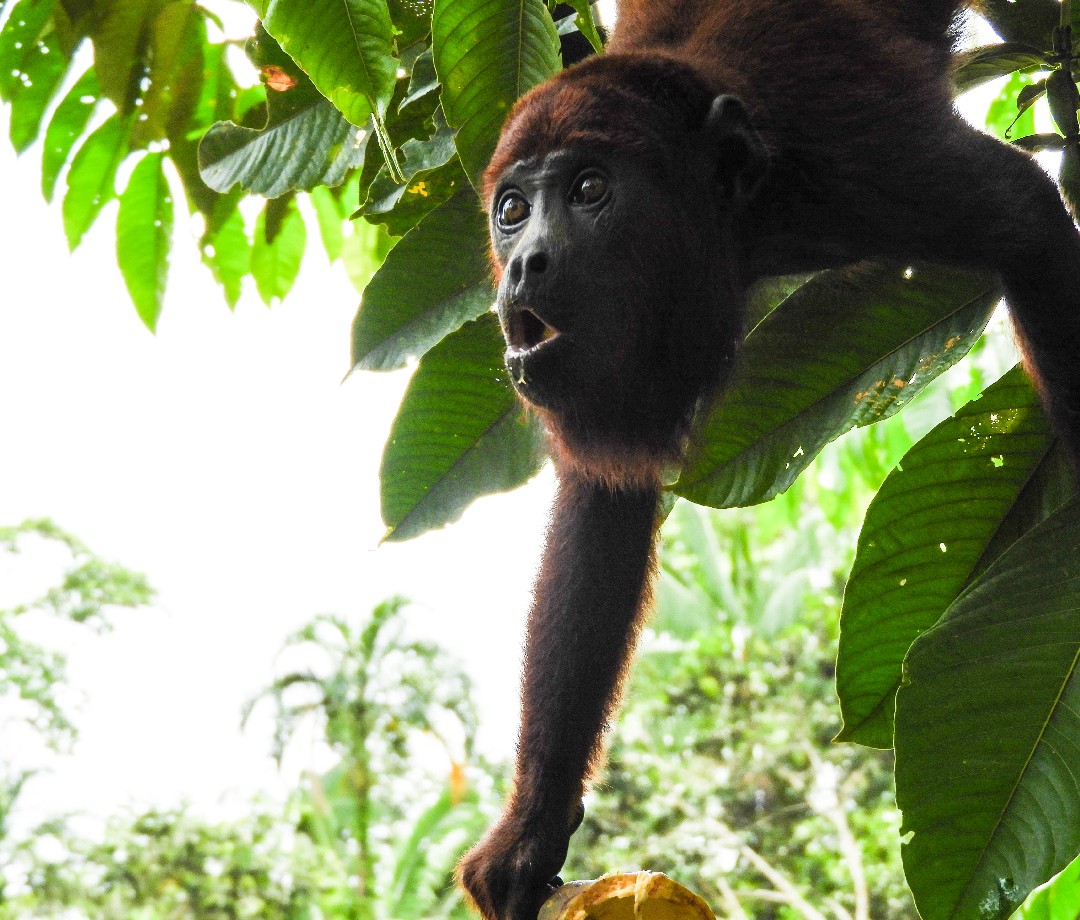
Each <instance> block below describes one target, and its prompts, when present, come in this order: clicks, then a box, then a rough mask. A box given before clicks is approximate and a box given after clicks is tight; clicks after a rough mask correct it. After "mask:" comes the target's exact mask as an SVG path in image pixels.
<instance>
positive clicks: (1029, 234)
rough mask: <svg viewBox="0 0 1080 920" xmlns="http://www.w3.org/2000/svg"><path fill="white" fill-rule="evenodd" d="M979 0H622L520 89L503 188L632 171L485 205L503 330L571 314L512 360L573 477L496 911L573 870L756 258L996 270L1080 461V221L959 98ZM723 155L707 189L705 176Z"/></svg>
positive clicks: (535, 627)
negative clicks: (955, 91)
mask: <svg viewBox="0 0 1080 920" xmlns="http://www.w3.org/2000/svg"><path fill="white" fill-rule="evenodd" d="M962 5H963V4H962V3H960V2H958V0H891V2H889V0H666V2H660V0H620V7H619V17H618V22H617V24H616V28H615V30H614V33H613V35H612V37H611V42H610V44H609V46H608V50H607V52H606V53H605V54H604V55H603V56H601V57H596V58H590V59H589V60H586V61H584V62H583V63H581V64H578V65H577V66H575V67H573V68H570V69H568V70H566V71H564V72H562V73H561V74H559V75H557V76H556V77H554V78H553V79H551V80H550V81H548V82H547V83H545V84H544V85H542V86H540V87H538V88H537V89H535V90H534V91H533V92H531V93H530V94H528V95H527V96H526V97H525V98H524V99H522V100H521V101H520V102H519V103H518V105H517V106H516V107H515V109H514V110H513V112H512V113H511V116H510V118H509V119H508V121H507V123H506V126H505V128H504V131H503V135H502V138H501V140H500V143H499V146H498V149H497V150H496V152H495V155H494V157H493V159H492V161H491V165H490V167H489V169H488V172H487V176H486V181H485V195H486V198H487V200H488V203H489V206H490V207H491V208H492V209H497V207H498V205H499V200H498V196H499V195H504V196H505V195H506V194H507V192H506V186H507V183H508V182H509V183H511V185H513V183H519V182H524V186H522V187H523V188H525V189H526V191H528V189H530V188H532V189H534V190H535V194H536V196H537V198H536V201H537V202H540V203H541V204H543V203H544V202H546V201H548V199H545V198H543V196H544V195H547V194H553V193H549V192H548V191H546V189H547V188H548V187H549V186H550V185H551V181H552V180H551V179H550V176H553V175H554V176H557V175H559V173H558V170H559V169H561V168H564V167H558V163H559V162H560V161H559V160H558V158H559V157H560V156H563V157H566V156H571V157H579V156H580V157H584V158H585V159H586V160H587V157H588V156H595V157H597V158H598V159H600V160H601V161H604V162H610V163H614V164H615V165H614V166H612V167H611V168H612V170H613V172H612V175H613V176H614V177H615V179H616V180H617V181H619V182H629V183H630V188H631V191H633V192H634V194H633V195H627V196H624V198H623V199H621V200H620V199H618V198H614V199H612V200H613V201H615V202H616V204H617V205H618V207H616V206H615V205H611V206H610V207H611V209H612V210H613V211H614V214H613V215H612V216H605V213H604V212H603V211H602V209H599V208H598V211H597V214H596V215H595V216H589V214H588V213H587V209H580V208H579V210H578V211H573V209H572V208H571V206H570V205H569V204H567V203H566V202H567V201H569V200H570V199H567V198H565V197H564V198H563V199H561V201H562V204H560V203H559V202H560V199H558V198H552V199H550V201H552V202H554V204H552V205H551V206H550V207H549V206H548V205H547V204H543V207H539V206H538V209H537V216H536V217H535V218H531V217H530V220H532V223H531V224H530V223H527V222H523V229H522V230H521V231H520V232H518V231H517V230H516V229H514V228H511V231H505V230H503V229H500V226H499V224H498V221H497V220H495V219H494V218H493V223H492V234H493V246H494V251H495V273H496V276H497V278H498V280H499V281H500V289H499V290H500V293H499V309H500V316H502V318H503V322H504V329H505V330H507V334H508V341H509V336H510V335H511V333H510V329H511V328H512V321H513V319H514V317H515V315H517V316H520V315H521V313H522V311H525V312H528V311H530V310H531V311H534V312H536V313H537V315H539V316H540V318H541V319H542V320H543V322H544V323H545V324H546V325H549V326H551V327H553V328H556V329H557V331H559V332H560V333H563V332H564V331H565V335H564V336H563V338H564V345H563V346H560V347H561V351H560V350H559V348H550V347H548V344H547V343H545V344H544V346H543V347H544V348H547V349H548V350H547V352H543V349H541V350H540V351H541V353H542V354H547V355H548V356H549V357H548V358H547V359H546V360H547V362H548V363H547V365H546V366H545V365H543V364H542V363H537V362H536V359H529V360H532V361H533V364H530V365H527V364H526V359H525V358H521V359H520V363H519V365H517V366H518V367H519V375H520V379H518V380H516V381H515V383H516V385H518V388H519V391H520V392H521V394H522V396H523V398H524V399H525V400H526V401H527V402H528V403H530V404H532V405H533V406H534V408H536V409H537V411H538V412H540V414H541V416H542V418H543V419H544V421H545V423H546V424H547V427H548V429H549V431H550V433H551V435H552V443H553V448H554V454H555V462H556V467H557V471H558V473H559V479H560V483H559V492H558V496H557V499H556V503H555V508H554V511H553V517H552V524H551V528H550V530H549V533H548V537H547V545H546V549H545V553H544V559H543V563H542V566H541V571H540V575H539V578H538V579H537V583H536V587H535V592H534V600H533V605H532V609H531V612H530V616H529V632H528V641H527V650H526V662H525V678H524V683H523V721H522V728H521V735H520V739H519V744H518V755H517V763H516V775H515V783H514V791H513V795H512V796H511V798H510V802H509V804H508V806H507V809H506V812H505V814H504V815H503V817H502V819H501V820H500V821H499V823H498V824H497V825H496V827H495V828H494V829H493V830H492V831H491V832H490V833H489V835H488V836H487V837H486V838H485V839H484V840H483V841H482V842H481V843H480V844H478V845H477V847H476V848H474V849H473V850H472V851H471V852H470V853H469V854H468V855H467V856H466V857H465V859H464V860H463V861H462V864H461V868H460V876H461V880H462V883H463V885H464V887H465V889H466V890H467V892H468V893H469V895H470V896H471V897H472V899H473V900H474V903H475V904H476V905H477V906H478V908H479V909H480V911H481V912H482V913H483V914H484V915H485V916H486V917H487V918H489V920H534V918H535V916H536V911H537V909H538V908H539V905H540V903H541V902H542V901H543V899H544V898H545V897H546V895H547V894H548V893H549V892H550V891H551V890H553V886H554V884H555V882H556V881H557V879H555V878H554V876H555V874H556V873H557V872H558V871H559V868H560V867H561V865H562V861H563V859H564V858H565V855H566V848H567V843H568V840H569V837H570V835H571V833H572V832H573V830H574V829H575V828H576V826H577V823H578V822H579V821H580V799H581V795H582V793H583V791H584V784H585V782H586V780H587V778H588V775H589V771H590V769H591V767H592V766H593V765H595V763H596V762H597V759H598V756H599V750H600V739H601V736H602V734H603V730H604V725H605V721H606V719H607V718H608V716H609V714H610V712H611V711H612V708H613V707H614V705H615V701H616V697H617V694H618V688H619V685H620V682H621V679H622V675H623V673H624V671H625V668H626V663H627V661H628V659H629V657H630V655H631V652H632V649H633V646H634V639H635V636H636V634H637V630H638V628H639V625H640V622H641V618H642V613H643V610H644V609H645V606H646V598H647V595H648V584H649V576H650V572H651V569H652V565H653V562H652V559H653V555H652V554H653V548H652V544H653V539H654V535H655V527H656V508H657V502H658V497H659V483H660V480H661V477H662V474H663V471H664V468H665V466H666V465H667V464H669V463H672V462H677V461H678V459H679V458H680V456H681V453H682V451H683V449H684V444H685V439H686V436H687V433H688V431H689V428H690V425H691V422H692V420H693V417H694V414H695V412H696V410H697V409H698V407H699V406H700V405H701V403H702V402H703V401H704V400H707V399H709V398H710V397H711V396H712V395H713V394H714V393H715V392H716V391H717V390H718V389H720V388H721V387H722V386H723V384H724V382H725V379H726V374H727V368H728V367H729V366H730V363H731V360H732V358H733V355H734V353H735V350H736V349H737V347H738V344H739V342H740V339H741V335H742V331H743V330H742V326H743V310H744V293H745V290H746V287H747V286H748V285H749V284H750V283H752V282H753V281H754V280H756V279H758V278H760V277H762V276H765V275H769V274H782V273H788V272H796V271H806V270H812V269H820V268H826V267H833V266H840V265H845V264H850V263H852V262H855V261H857V260H861V259H867V258H889V259H924V260H929V261H937V262H943V263H950V264H958V265H965V266H971V267H978V268H984V269H990V270H993V271H996V272H997V273H998V274H999V275H1000V277H1001V280H1002V283H1003V285H1004V288H1005V291H1006V294H1007V299H1008V301H1009V305H1010V308H1011V311H1012V315H1013V321H1014V326H1015V327H1016V330H1017V333H1018V337H1019V338H1020V340H1021V344H1022V347H1023V351H1024V354H1025V363H1026V364H1027V366H1028V367H1029V369H1030V371H1031V373H1032V376H1033V377H1034V378H1035V380H1036V382H1037V385H1038V387H1039V390H1040V393H1041V394H1042V396H1043V398H1044V402H1045V403H1046V406H1047V408H1048V410H1049V412H1050V415H1051V418H1052V419H1053V421H1054V423H1055V425H1056V426H1057V429H1058V431H1059V433H1060V435H1061V437H1062V440H1063V443H1064V445H1065V447H1066V449H1067V450H1068V451H1069V454H1070V456H1071V457H1072V459H1073V461H1074V463H1076V465H1077V468H1078V470H1080V238H1078V236H1077V233H1076V230H1075V228H1074V226H1073V224H1072V221H1071V220H1070V218H1069V217H1068V215H1067V214H1066V212H1065V209H1064V207H1063V206H1062V203H1061V200H1060V197H1059V196H1058V193H1057V190H1056V188H1055V187H1054V185H1053V183H1052V182H1051V181H1050V180H1049V179H1048V178H1047V177H1046V176H1045V175H1044V174H1043V173H1042V171H1041V170H1040V169H1039V168H1038V166H1036V165H1035V164H1034V163H1032V161H1031V160H1030V159H1029V158H1028V157H1027V156H1025V155H1024V154H1022V153H1020V152H1018V151H1016V150H1014V149H1011V148H1008V147H1006V146H1004V145H1002V144H999V143H998V142H996V141H994V140H993V139H991V138H989V137H986V136H985V135H983V134H981V133H979V132H978V131H975V130H974V129H972V128H971V127H970V126H968V125H966V124H965V123H964V122H963V121H962V120H961V118H960V117H959V116H958V115H957V113H956V112H955V110H954V108H953V105H952V87H951V84H950V77H949V67H950V57H949V55H950V50H951V46H952V43H953V38H954V33H953V31H952V30H953V26H954V21H955V18H956V16H957V14H958V13H959V12H960V8H961V6H962ZM727 96H732V97H736V98H737V99H738V100H741V103H742V106H741V107H739V106H735V107H734V108H732V109H731V112H732V113H734V114H724V113H727V112H728V109H727V107H726V106H721V105H719V103H720V102H721V101H723V99H722V97H727ZM718 97H721V98H718ZM714 100H717V102H716V103H715V104H714ZM741 110H744V111H745V113H746V114H747V115H748V117H749V125H750V128H749V129H746V130H744V128H743V123H742V121H741V120H740V118H739V112H740V111H741ZM717 111H720V112H721V113H722V114H723V117H722V118H719V119H716V118H715V115H716V112H717ZM717 124H719V126H720V127H719V129H717V128H716V125H717ZM758 154H760V156H761V159H762V160H766V161H767V169H766V170H765V171H764V172H763V173H761V172H759V171H758V169H757V163H758V159H757V156H758ZM605 158H606V159H605ZM561 162H564V163H565V162H570V161H568V160H565V159H564V160H563V161H561ZM573 162H576V161H573ZM627 164H629V165H627ZM565 168H566V169H568V170H571V171H572V169H573V168H576V167H572V166H567V167H565ZM709 170H712V172H709ZM714 173H715V176H716V178H715V181H713V185H714V186H715V188H713V186H710V185H709V184H708V182H703V180H702V177H703V176H710V177H711V176H713V174H714ZM507 177H510V178H509V179H508V178H507ZM522 177H524V178H522ZM535 177H539V178H535ZM545 177H548V178H545ZM545 182H547V183H548V185H544V184H543V183H545ZM530 183H532V184H531V185H530ZM522 194H525V192H522ZM627 198H632V199H633V201H634V202H635V203H640V206H639V210H638V212H636V216H635V212H634V211H633V210H632V209H629V208H628V207H627V206H626V199H627ZM566 208H570V211H568V212H567V214H563V213H562V210H561V209H566ZM619 208H622V211H619ZM571 212H572V213H571ZM567 215H568V216H567ZM583 215H584V216H583ZM627 215H629V217H628V216H627ZM586 218H587V219H586ZM590 221H591V222H590ZM635 221H636V223H635ZM583 248H584V249H585V250H586V255H585V256H582V255H581V252H580V251H581V250H582V249H583ZM627 250H630V251H631V252H630V257H629V258H627V257H625V253H626V251H627ZM638 253H641V254H644V255H643V256H642V257H640V258H639V257H637V255H638ZM567 341H568V343H569V344H568V345H567V344H565V342H567ZM609 342H610V349H609V348H608V345H609ZM520 351H521V350H520V346H519V352H520ZM609 352H611V353H609ZM510 355H511V352H510V351H508V361H511V357H510ZM551 355H561V356H562V357H557V358H552V357H550V356H551ZM514 360H517V359H514ZM543 360H545V359H540V361H541V362H542V361H543ZM593 365H595V366H596V367H597V368H598V370H595V371H593V370H591V368H592V366H593ZM527 367H528V368H529V374H526V368H527ZM530 374H531V375H532V376H531V378H530V376H529V375H530Z"/></svg>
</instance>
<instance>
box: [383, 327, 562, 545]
mask: <svg viewBox="0 0 1080 920" xmlns="http://www.w3.org/2000/svg"><path fill="white" fill-rule="evenodd" d="M503 347H504V346H503V338H502V333H501V332H500V331H499V324H498V322H497V320H496V319H495V316H494V315H493V314H488V315H486V316H483V317H481V318H480V319H479V320H477V321H476V322H470V323H466V324H465V325H464V326H462V327H461V328H460V329H459V330H458V331H457V332H455V333H453V334H452V335H449V336H447V337H446V338H445V339H443V341H442V342H440V343H439V344H438V345H437V346H435V348H433V349H431V351H429V352H428V353H427V354H426V355H425V356H424V358H423V360H421V362H420V366H419V367H418V368H417V370H416V373H415V374H414V375H413V379H412V382H411V383H410V384H409V389H408V391H407V392H406V393H405V398H404V399H403V400H402V402H401V408H400V409H399V410H398V415H397V418H396V419H395V420H394V425H393V428H392V430H391V432H390V438H389V440H388V441H387V442H386V448H385V450H384V451H383V459H382V468H381V471H380V480H381V482H382V514H383V520H384V521H385V522H386V525H387V528H388V530H387V533H386V537H385V539H387V540H395V541H396V540H407V539H409V538H411V537H415V536H418V535H419V534H421V533H424V532H425V531H427V530H432V529H433V528H436V527H442V526H443V525H445V524H449V523H450V522H452V521H455V520H457V519H458V518H459V517H460V516H461V513H462V512H463V511H464V510H465V508H466V507H468V505H469V504H470V503H471V502H472V501H473V500H474V499H476V498H479V497H480V496H481V495H488V494H490V493H492V492H503V491H506V490H508V489H513V488H516V487H517V486H519V485H521V484H522V483H524V482H526V481H527V480H528V479H529V478H530V477H531V476H533V475H534V474H535V473H536V472H537V471H538V470H539V468H540V466H541V464H542V463H543V459H544V439H543V435H542V433H541V430H540V426H539V425H538V424H537V423H536V421H535V420H534V419H532V418H531V417H528V416H527V415H526V413H525V411H524V410H523V409H522V407H521V404H520V403H519V402H518V399H517V396H516V395H515V394H514V389H513V387H512V386H511V385H510V381H509V380H508V379H507V378H506V371H505V369H504V368H503V361H502V353H503Z"/></svg>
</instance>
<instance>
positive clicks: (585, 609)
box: [460, 470, 659, 920]
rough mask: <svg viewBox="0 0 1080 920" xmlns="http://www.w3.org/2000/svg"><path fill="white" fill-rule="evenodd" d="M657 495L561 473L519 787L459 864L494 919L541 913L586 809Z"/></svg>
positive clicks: (536, 617) (528, 681) (537, 600)
mask: <svg viewBox="0 0 1080 920" xmlns="http://www.w3.org/2000/svg"><path fill="white" fill-rule="evenodd" d="M658 496H659V492H658V490H657V489H654V488H647V489H614V490H613V489H611V488H610V487H609V486H606V485H602V484H597V483H595V482H589V481H585V480H583V479H581V478H579V477H577V476H576V475H574V474H573V473H571V472H569V471H565V470H564V471H563V473H562V475H561V476H560V481H559V488H558V493H557V495H556V498H555V507H554V510H553V512H552V522H551V527H550V529H549V531H548V534H547V543H546V546H545V549H544V556H543V561H542V563H541V566H540V574H539V576H538V577H537V581H536V586H535V590H534V599H533V605H532V609H531V611H530V613H529V623H528V637H527V640H526V648H525V676H524V680H523V689H522V724H521V733H520V736H519V738H518V752H517V763H516V769H515V774H514V789H513V793H512V795H511V798H510V802H509V804H508V805H507V808H506V812H505V813H504V814H503V817H502V818H501V820H500V821H499V823H498V824H497V825H496V826H495V827H494V828H492V830H491V831H490V832H489V833H488V835H487V836H486V837H485V838H484V839H483V840H482V841H481V842H480V843H479V844H478V845H477V846H476V847H475V848H474V849H473V850H472V851H471V852H470V853H468V854H467V855H466V857H465V859H464V860H463V861H462V863H461V867H460V875H461V881H462V884H463V885H464V886H465V889H466V891H468V892H469V894H470V895H471V896H472V898H473V900H474V901H475V902H476V906H477V907H478V908H479V909H480V911H481V912H482V913H483V914H484V916H485V917H487V918H489V920H534V918H535V917H536V912H537V910H538V909H539V907H540V905H541V904H542V903H543V901H544V899H545V898H546V897H547V895H548V894H549V893H550V892H551V891H552V890H553V879H554V876H555V875H556V873H557V872H558V871H559V869H560V868H561V867H562V864H563V860H564V859H565V858H566V848H567V844H568V842H569V839H570V835H571V834H572V833H573V832H574V831H575V830H576V829H577V826H578V824H579V823H580V821H581V816H582V808H581V796H582V793H583V792H584V789H585V781H586V779H587V778H588V774H589V771H590V769H591V767H592V766H593V765H594V764H595V762H596V760H597V758H598V756H599V753H600V743H601V737H602V735H603V731H604V726H605V723H606V721H607V719H608V716H609V715H610V713H611V710H612V708H613V707H614V705H615V701H616V698H617V696H618V691H619V686H620V684H621V681H622V677H623V674H624V673H625V670H626V666H627V663H628V660H629V658H630V655H631V653H632V651H633V648H634V643H635V640H636V637H637V632H638V626H639V624H640V621H641V618H642V612H643V609H644V607H645V599H646V596H647V594H648V584H649V579H650V576H651V573H652V561H653V542H654V535H655V530H656V521H657V507H658Z"/></svg>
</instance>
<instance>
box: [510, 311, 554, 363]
mask: <svg viewBox="0 0 1080 920" xmlns="http://www.w3.org/2000/svg"><path fill="white" fill-rule="evenodd" d="M559 334H560V333H559V330H558V329H556V328H555V327H554V326H550V325H548V324H547V323H545V322H544V321H543V320H542V319H541V318H540V317H539V316H537V315H536V314H535V313H533V311H532V310H529V309H522V310H515V311H514V313H513V314H512V315H511V316H510V318H509V322H508V323H507V328H506V340H507V344H508V345H509V346H510V352H511V353H512V354H514V355H524V354H525V353H526V352H529V351H532V350H533V349H534V348H539V347H540V346H541V345H544V344H546V343H547V342H551V341H554V340H555V339H557V338H558V337H559Z"/></svg>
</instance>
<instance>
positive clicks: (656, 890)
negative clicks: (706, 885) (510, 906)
mask: <svg viewBox="0 0 1080 920" xmlns="http://www.w3.org/2000/svg"><path fill="white" fill-rule="evenodd" d="M538 920H716V918H715V917H714V916H713V912H712V911H711V910H709V906H708V905H707V904H706V903H705V902H704V901H703V900H701V898H699V897H698V896H697V895H696V894H694V893H693V892H692V891H690V890H689V889H688V888H684V887H683V886H682V885H680V884H679V883H678V882H675V881H672V880H671V879H669V878H668V877H667V876H666V875H664V874H662V873H660V872H628V873H623V874H619V875H605V876H604V877H603V878H598V879H597V880H596V881H595V882H571V883H570V884H568V885H563V886H562V888H560V889H559V890H558V891H556V892H555V893H554V894H553V895H552V896H551V897H550V898H548V899H547V901H545V902H544V906H543V907H542V908H540V916H539V918H538Z"/></svg>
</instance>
